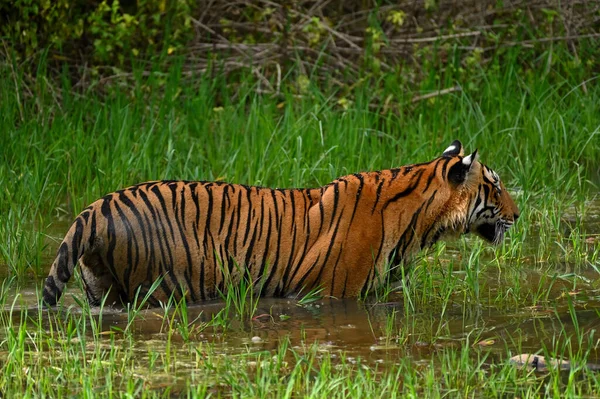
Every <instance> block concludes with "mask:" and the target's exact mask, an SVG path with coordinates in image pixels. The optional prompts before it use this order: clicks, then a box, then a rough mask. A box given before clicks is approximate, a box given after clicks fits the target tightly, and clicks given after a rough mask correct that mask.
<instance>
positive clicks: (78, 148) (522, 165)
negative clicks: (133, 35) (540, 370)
mask: <svg viewBox="0 0 600 399" xmlns="http://www.w3.org/2000/svg"><path fill="white" fill-rule="evenodd" d="M554 58H555V59H560V57H557V56H555V57H554ZM507 59H509V60H510V57H507ZM505 61H506V60H505ZM518 61H519V59H518V52H517V50H516V49H515V54H514V59H513V62H512V63H508V64H507V63H506V62H505V63H502V62H500V61H493V62H492V63H491V64H490V65H489V66H488V67H486V68H485V69H483V68H478V67H474V68H473V69H472V70H471V71H470V73H469V74H468V77H467V78H465V77H464V75H463V77H461V78H460V80H458V83H460V84H461V86H462V87H463V88H464V90H463V91H461V92H454V93H452V94H448V95H444V96H439V97H435V98H433V99H430V100H425V101H418V102H415V103H413V102H412V101H411V99H412V98H413V97H414V96H416V95H419V94H423V92H424V91H427V90H437V89H441V88H445V87H449V86H451V85H454V84H456V83H457V80H456V79H458V78H457V77H456V76H452V73H451V72H448V71H446V72H444V73H443V74H441V75H436V73H434V72H435V71H432V73H431V75H430V76H429V77H427V78H425V80H424V81H422V82H421V83H420V84H419V85H418V87H416V86H410V87H409V86H408V85H407V84H405V83H403V82H404V80H403V79H402V77H401V76H397V75H396V74H394V73H388V74H385V75H382V76H380V77H378V78H370V79H366V80H365V81H364V82H361V84H357V85H356V87H354V88H352V89H348V90H347V91H344V92H343V93H342V92H340V91H333V90H331V89H327V88H319V87H316V86H315V85H310V86H309V87H308V88H307V89H306V90H304V91H300V90H298V89H297V88H295V86H294V81H295V80H294V79H295V76H294V73H293V72H292V73H291V74H290V75H289V76H287V77H286V78H285V79H284V84H282V88H283V90H282V94H281V96H279V97H269V96H260V95H258V94H256V92H255V90H254V89H255V87H256V84H257V82H256V78H255V77H253V76H252V75H251V74H247V75H243V76H238V77H236V78H226V77H225V76H223V75H221V74H220V73H218V71H213V73H212V75H208V74H207V75H204V76H196V77H194V78H189V77H184V76H183V75H182V73H181V70H180V67H179V66H177V65H175V66H174V67H173V68H172V69H171V71H170V72H169V73H168V74H166V75H165V74H158V73H157V74H155V75H150V76H144V75H142V74H141V73H140V72H139V71H135V72H134V75H133V76H134V83H133V84H132V85H128V86H126V87H125V88H123V89H119V90H107V93H108V94H105V95H103V96H99V95H97V94H96V92H94V91H90V92H86V93H83V94H81V93H75V92H72V91H70V90H69V88H70V86H69V83H68V82H67V81H68V79H66V78H65V79H63V87H59V88H56V87H53V86H51V85H50V82H52V81H51V80H49V79H47V76H46V75H45V72H44V68H40V72H39V74H38V76H37V77H36V79H35V84H32V83H31V80H30V79H25V78H24V76H22V75H19V74H21V73H22V72H21V71H20V69H19V68H15V69H14V70H15V71H16V72H15V73H16V75H15V74H13V72H12V69H11V68H9V67H8V66H6V65H2V66H0V68H1V70H2V73H3V76H5V77H6V78H5V79H0V122H1V123H0V151H1V152H0V155H1V159H2V162H0V215H1V217H0V254H1V258H0V265H2V269H0V277H2V278H3V279H4V280H3V282H2V285H1V286H0V306H2V308H3V310H2V311H0V392H1V393H2V394H3V395H4V396H6V397H13V396H15V397H17V396H18V397H38V396H43V395H47V396H50V397H59V396H60V397H63V396H80V397H128V396H129V397H131V396H135V397H170V396H179V395H181V396H188V397H204V396H206V395H207V394H210V395H212V396H215V397H219V396H234V397H277V398H279V397H315V398H320V397H328V398H331V397H366V396H368V397H406V396H408V397H411V396H412V397H425V396H427V397H442V396H444V397H447V396H451V397H456V396H458V397H472V396H510V397H512V396H515V395H516V396H520V397H537V396H539V395H548V396H557V397H558V396H562V395H572V396H578V395H579V396H581V395H591V396H593V395H598V394H600V392H599V391H600V388H599V387H600V385H599V384H598V375H597V374H596V373H593V372H591V371H589V370H586V369H584V368H581V367H579V368H577V369H575V370H571V371H567V372H558V371H556V370H551V371H550V372H549V373H548V374H544V375H539V374H535V373H528V372H527V371H524V370H517V369H515V368H514V367H513V366H511V365H509V364H508V363H507V362H506V360H507V359H508V358H509V357H510V356H513V355H516V354H519V353H526V352H539V353H542V354H544V355H546V356H551V357H564V358H567V359H569V360H570V361H574V362H586V361H589V362H598V343H597V338H596V337H597V334H596V333H595V329H596V327H597V323H596V324H594V322H593V319H594V317H595V318H597V316H598V315H597V313H593V309H595V308H598V294H597V292H598V289H599V288H600V287H599V286H598V283H597V280H598V279H597V277H598V269H599V268H600V245H598V243H599V242H600V237H599V236H598V234H599V233H600V223H599V222H598V218H597V215H598V211H600V205H599V202H598V198H599V197H598V193H599V191H600V190H599V187H598V185H599V184H600V179H599V177H600V176H599V173H598V168H599V167H600V156H599V155H600V113H599V112H598V110H599V109H600V102H599V101H600V100H598V99H600V84H598V83H599V81H598V80H597V79H595V77H594V76H581V74H580V73H572V74H569V73H568V69H565V68H564V67H561V66H560V65H558V66H556V68H555V69H551V70H550V72H548V73H546V72H547V71H546V63H545V62H542V61H540V62H539V65H538V64H535V63H534V64H533V66H529V67H528V66H526V65H527V64H526V63H524V64H520V63H519V62H518ZM524 65H525V66H524ZM536 65H537V66H536ZM42 67H43V65H42ZM565 71H566V72H565ZM583 80H587V84H586V90H587V93H586V92H584V91H583V89H582V86H581V83H582V81H583ZM240 82H241V83H240ZM17 93H18V95H17ZM341 98H343V99H345V101H341V102H340V101H338V100H339V99H341ZM388 98H390V99H391V100H390V102H389V103H391V104H393V106H392V107H386V106H385V104H384V101H381V100H379V99H388ZM454 139H460V140H461V141H462V142H463V144H464V145H465V146H466V148H467V150H468V151H472V150H474V149H475V148H478V149H479V151H480V155H481V159H482V161H483V162H484V163H486V164H487V165H489V166H490V167H492V168H493V169H495V170H496V171H497V172H498V173H499V174H500V176H501V178H502V179H503V180H504V182H505V185H506V186H507V187H508V189H509V190H510V191H511V193H513V194H514V197H515V199H516V201H517V203H518V205H519V207H520V209H521V211H522V213H521V215H522V216H521V218H520V219H519V221H518V222H517V223H516V225H515V226H514V227H513V228H512V229H511V231H510V232H509V234H508V238H507V240H506V241H505V242H504V243H503V244H502V245H501V246H499V247H498V248H490V247H489V246H487V245H486V244H484V243H483V242H481V241H480V240H479V239H477V238H472V237H471V238H463V239H460V240H458V241H455V242H451V243H439V244H438V245H436V246H435V247H434V248H433V249H431V250H430V251H428V252H426V253H423V254H421V255H420V256H419V257H418V258H417V259H416V260H415V261H414V262H412V263H411V265H410V271H408V270H407V271H402V270H401V269H395V270H394V274H395V277H398V276H399V277H402V273H404V272H406V273H407V275H408V279H402V281H401V282H400V284H401V288H402V292H401V293H398V292H397V290H395V289H392V288H394V287H388V289H384V290H382V291H381V292H377V293H374V295H372V296H371V297H369V298H361V300H360V303H359V304H358V305H357V307H356V308H352V309H351V310H348V311H347V312H345V311H344V310H343V309H340V308H339V307H338V306H339V304H338V305H336V304H335V303H334V304H333V305H332V304H330V303H329V302H328V301H329V299H328V298H323V299H321V298H320V296H319V293H318V292H312V293H310V295H309V296H308V297H307V298H304V299H302V300H294V301H289V303H288V302H285V301H284V302H283V303H278V304H273V305H271V306H270V307H268V308H265V307H264V306H263V305H261V303H262V301H258V300H257V298H256V292H255V291H254V288H253V284H252V283H251V282H242V283H241V284H239V285H238V286H237V287H233V286H228V287H227V292H224V293H223V301H222V302H223V304H222V305H215V304H214V303H211V304H209V305H207V306H206V307H201V308H199V307H197V306H196V307H194V306H191V305H189V304H185V303H183V302H180V303H175V302H174V301H170V302H169V303H167V304H163V307H162V308H161V309H153V310H147V309H145V308H144V307H143V306H141V305H143V298H140V303H138V306H132V307H131V308H130V309H128V310H126V311H124V312H123V313H119V312H115V311H114V310H108V309H103V310H102V311H98V310H96V309H90V308H89V306H87V304H86V302H85V300H83V299H82V298H84V296H83V295H82V294H81V290H80V287H78V285H77V283H76V282H74V283H71V284H70V285H69V289H68V291H67V297H68V298H72V297H73V296H74V297H75V300H73V299H68V301H67V304H66V305H65V306H64V307H63V308H61V310H60V311H57V312H47V311H38V309H37V303H36V299H35V298H37V296H36V295H35V294H22V295H21V293H23V292H24V291H26V290H30V291H31V290H32V287H33V286H35V287H37V288H38V289H39V286H40V285H41V279H42V278H43V277H45V273H47V270H48V268H49V265H50V263H51V261H52V258H53V257H54V255H55V251H56V248H57V246H58V243H59V242H60V240H61V239H62V236H63V234H64V233H65V232H66V230H67V228H68V225H69V223H70V222H71V221H72V219H73V217H74V215H76V214H77V213H78V212H79V211H80V210H82V209H83V208H84V207H85V206H87V204H89V203H91V202H92V201H94V200H95V199H97V198H99V197H101V196H102V195H104V194H106V193H108V192H110V191H113V190H116V189H118V188H121V187H124V186H127V185H130V184H134V183H137V182H140V181H145V180H153V179H163V178H165V179H188V180H213V179H222V180H227V181H230V182H235V183H244V184H258V185H263V186H272V187H306V186H309V187H313V186H318V185H322V184H326V183H327V182H329V181H331V180H332V179H334V178H336V177H338V176H341V175H344V174H348V173H353V172H356V171H362V170H375V169H385V168H390V167H395V166H400V165H404V164H408V163H416V162H423V161H428V160H430V159H432V158H434V157H436V156H438V155H439V154H440V153H441V152H442V151H443V150H444V149H445V148H446V147H447V146H448V144H449V143H450V142H451V141H452V140H454ZM392 280H393V279H391V281H392ZM75 281H77V280H75ZM38 295H39V294H38ZM32 298H34V299H32ZM384 302H387V304H383V303H384ZM214 306H216V307H214ZM591 309H592V310H591ZM590 312H592V313H590ZM348 314H350V315H352V314H358V315H359V316H360V317H358V318H357V320H359V321H354V322H353V321H352V320H353V319H351V318H348V320H346V319H345V318H344V317H346V315H348ZM590 315H591V316H590ZM263 316H265V317H263ZM348 317H349V316H348ZM590 320H591V321H590ZM352 323H362V324H360V325H358V326H357V328H359V329H360V328H363V327H364V328H366V326H368V329H367V332H368V333H367V334H364V335H361V337H363V338H364V340H365V341H364V342H363V341H361V343H360V345H359V344H356V345H357V347H356V348H355V347H353V346H349V347H344V346H343V344H344V342H346V340H348V342H349V341H350V340H351V337H352V336H353V334H355V332H354V331H357V330H348V333H347V335H344V334H343V332H344V330H343V328H346V327H348V325H350V324H352ZM361 331H363V330H361ZM363 333H364V331H363ZM253 337H260V340H254V341H253V340H252V338H253ZM328 337H329V338H328ZM331 337H336V338H335V339H333V338H331ZM330 340H333V341H332V342H333V343H332V344H331V343H329V341H330ZM492 341H493V343H491V344H489V345H488V343H489V342H492ZM482 343H483V344H482ZM336 345H340V346H336ZM361 345H362V346H361ZM361 348H362V349H361ZM365 348H367V349H365ZM380 361H381V362H380Z"/></svg>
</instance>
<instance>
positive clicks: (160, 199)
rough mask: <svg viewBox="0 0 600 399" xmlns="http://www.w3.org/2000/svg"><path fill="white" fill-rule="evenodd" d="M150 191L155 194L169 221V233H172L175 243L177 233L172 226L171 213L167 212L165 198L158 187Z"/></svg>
mask: <svg viewBox="0 0 600 399" xmlns="http://www.w3.org/2000/svg"><path fill="white" fill-rule="evenodd" d="M150 191H152V192H153V193H154V195H155V196H156V199H158V202H159V203H160V206H161V208H162V211H163V213H164V214H165V219H166V220H167V226H169V231H170V232H171V237H172V238H173V241H175V231H174V230H173V225H172V224H171V218H170V217H169V212H168V210H167V204H166V203H165V198H164V197H163V195H162V193H161V192H160V189H159V188H158V186H153V187H152V188H151V189H150Z"/></svg>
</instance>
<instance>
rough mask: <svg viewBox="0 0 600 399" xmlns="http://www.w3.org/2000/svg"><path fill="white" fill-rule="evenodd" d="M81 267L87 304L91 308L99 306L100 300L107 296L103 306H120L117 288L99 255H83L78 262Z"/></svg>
mask: <svg viewBox="0 0 600 399" xmlns="http://www.w3.org/2000/svg"><path fill="white" fill-rule="evenodd" d="M79 264H80V266H81V280H82V281H83V287H84V290H85V294H86V296H87V299H88V302H89V303H90V305H92V306H99V305H100V304H101V303H102V299H103V297H104V296H105V295H107V294H108V296H107V298H106V301H105V304H106V305H108V306H113V305H120V304H122V301H121V296H120V294H119V286H118V284H116V283H115V281H114V278H113V275H112V274H111V272H110V270H109V268H108V267H106V265H105V264H104V262H103V261H102V258H101V257H100V255H98V254H95V253H91V254H85V255H84V256H83V257H82V258H81V259H80V261H79Z"/></svg>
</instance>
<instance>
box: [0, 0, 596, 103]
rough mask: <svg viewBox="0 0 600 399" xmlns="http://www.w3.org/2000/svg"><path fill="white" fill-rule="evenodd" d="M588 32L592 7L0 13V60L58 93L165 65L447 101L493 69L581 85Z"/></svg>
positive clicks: (427, 2) (266, 86)
mask: <svg viewBox="0 0 600 399" xmlns="http://www.w3.org/2000/svg"><path fill="white" fill-rule="evenodd" d="M599 27H600V2H598V1H587V0H567V1H558V0H532V1H528V0H506V1H501V0H463V1H458V0H454V1H448V0H411V1H397V2H396V1H364V0H362V1H361V0H346V1H332V0H317V1H303V0H294V1H270V0H257V1H248V0H241V1H215V0H200V1H194V0H138V1H132V0H123V1H121V2H119V1H117V0H114V1H111V0H105V1H98V0H92V1H87V0H75V1H72V0H56V1H50V0H33V1H32V0H17V1H14V2H9V1H4V2H0V34H1V35H2V37H3V46H2V47H3V48H1V49H0V50H1V52H2V57H4V58H5V60H6V59H9V60H12V61H13V62H14V64H15V66H17V67H18V68H22V69H23V70H24V71H26V73H25V75H26V76H29V78H30V79H31V80H33V79H34V78H35V75H36V71H37V70H38V68H39V66H40V65H41V64H43V65H44V66H47V67H48V69H49V70H50V72H52V73H54V75H62V76H63V78H64V77H65V76H68V79H69V90H87V89H88V88H89V87H90V86H92V87H94V88H96V89H98V88H99V89H102V90H103V89H105V88H106V87H107V86H109V87H111V86H119V85H120V86H123V85H126V84H127V82H128V80H132V79H134V77H133V76H132V74H131V71H132V70H134V69H135V68H136V66H139V67H141V69H142V70H145V71H146V73H150V72H152V71H156V70H164V69H166V68H168V67H169V65H170V64H171V63H172V62H173V60H175V59H177V60H183V61H182V73H183V75H184V76H188V77H193V76H194V75H197V74H199V73H202V72H205V71H207V70H208V71H214V70H219V71H224V72H227V73H228V76H234V75H231V74H230V73H231V72H234V71H240V70H250V71H251V73H252V75H253V76H254V77H255V78H256V79H257V81H259V82H260V83H261V85H260V86H259V87H258V88H257V90H258V91H259V92H262V93H265V94H276V95H277V94H279V92H280V90H281V89H282V86H285V85H293V86H294V88H295V90H300V91H301V90H302V89H303V87H304V86H306V85H307V84H308V83H307V80H310V81H312V82H317V81H319V82H320V84H321V85H322V86H324V87H323V88H329V87H331V88H336V89H341V90H343V91H345V92H346V93H351V92H352V90H353V89H354V88H356V87H357V86H360V85H365V84H370V85H373V84H374V82H375V84H378V83H376V82H377V78H378V77H379V76H381V75H382V74H384V73H386V72H393V73H395V74H397V75H398V76H399V83H401V84H406V85H407V86H408V87H411V88H419V84H420V83H421V82H424V81H426V82H436V84H437V86H438V89H448V90H456V89H457V88H456V87H455V86H456V85H457V84H458V85H460V83H461V82H462V81H463V80H466V77H468V75H470V74H471V73H472V72H473V70H474V68H476V67H477V68H479V67H482V66H483V67H486V66H492V65H493V64H494V63H493V62H492V61H493V60H496V62H497V63H500V64H502V63H508V64H513V65H512V67H514V68H518V69H522V70H523V71H527V70H531V69H536V70H539V69H541V70H542V71H544V70H545V71H546V72H551V75H556V74H558V75H561V74H569V75H571V76H573V77H574V78H579V79H581V80H585V78H586V77H589V76H590V75H591V74H593V73H594V72H597V71H598V70H599V65H598V62H599V61H598V60H599V59H600V57H599V56H600V50H599V48H600V46H598V44H599V43H600V34H599V33H598V32H599ZM515 47H518V49H519V51H518V62H516V63H514V62H513V61H514V59H511V57H514V56H515V52H514V51H512V52H511V51H510V50H511V49H514V48H515ZM560 49H562V50H565V51H564V52H561V53H560V54H559V56H553V54H554V53H555V52H556V51H557V50H560ZM557 58H560V59H557ZM564 58H567V59H564ZM41 61H42V62H41ZM40 62H41V63H40ZM431 74H437V75H439V76H438V77H437V79H434V80H432V79H430V76H428V75H431ZM239 76H241V75H239ZM243 76H247V75H245V74H244V75H243ZM231 81H232V82H235V79H232V80H231ZM422 89H429V90H431V89H435V87H422ZM584 90H585V84H584ZM373 94H374V101H375V102H377V101H379V102H385V98H380V99H377V94H378V93H377V91H374V92H373Z"/></svg>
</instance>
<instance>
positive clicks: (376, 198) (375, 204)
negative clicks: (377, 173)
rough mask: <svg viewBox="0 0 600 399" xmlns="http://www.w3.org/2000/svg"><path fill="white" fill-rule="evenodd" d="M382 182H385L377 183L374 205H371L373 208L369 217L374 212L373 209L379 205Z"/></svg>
mask: <svg viewBox="0 0 600 399" xmlns="http://www.w3.org/2000/svg"><path fill="white" fill-rule="evenodd" d="M384 182H385V180H381V181H380V182H379V184H378V185H377V193H376V194H375V203H374V204H373V208H372V209H371V215H372V214H373V213H374V212H375V208H376V207H377V204H378V203H379V199H380V198H381V189H382V188H383V183H384Z"/></svg>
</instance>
